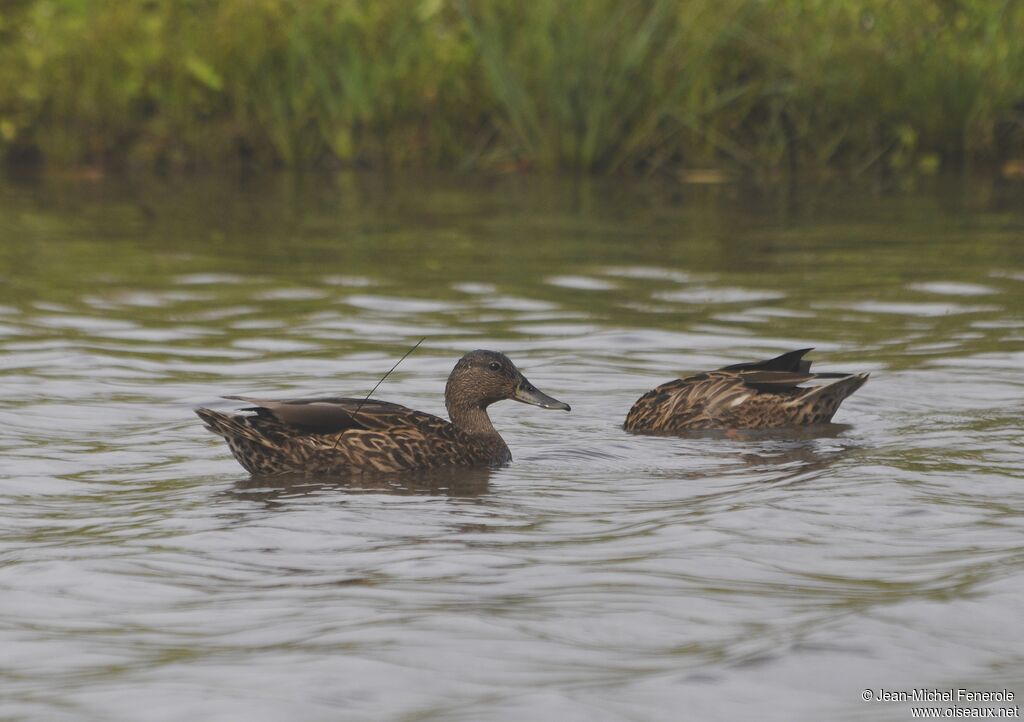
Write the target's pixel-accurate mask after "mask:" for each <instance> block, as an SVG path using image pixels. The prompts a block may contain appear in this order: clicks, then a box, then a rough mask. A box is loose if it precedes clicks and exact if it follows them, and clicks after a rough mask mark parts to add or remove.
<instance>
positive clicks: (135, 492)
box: [0, 177, 1024, 721]
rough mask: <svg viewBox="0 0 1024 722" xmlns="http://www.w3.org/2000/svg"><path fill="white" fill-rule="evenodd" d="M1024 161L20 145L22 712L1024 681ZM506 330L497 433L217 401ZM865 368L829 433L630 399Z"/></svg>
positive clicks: (245, 710)
mask: <svg viewBox="0 0 1024 722" xmlns="http://www.w3.org/2000/svg"><path fill="white" fill-rule="evenodd" d="M1022 208H1024V195H1022V192H1021V189H1020V188H1019V187H1018V188H1016V189H1014V188H1004V189H999V188H990V187H977V186H971V185H963V186H960V187H958V188H956V189H952V190H948V189H947V190H945V191H943V192H938V191H933V192H927V193H922V194H917V195H900V196H895V197H886V196H881V197H879V196H872V195H870V194H865V193H854V192H841V191H831V190H826V191H817V192H812V191H803V192H801V193H798V194H795V195H786V196H781V197H763V196H761V197H753V198H751V197H749V195H748V194H743V193H740V192H738V191H736V190H734V189H731V188H711V189H702V188H687V187H684V188H681V189H680V188H676V187H666V186H664V185H660V184H640V183H638V184H629V183H625V182H623V181H617V182H614V183H609V184H607V185H606V184H593V185H587V184H580V183H574V182H570V181H553V180H544V179H537V178H528V179H519V178H511V179H498V180H494V179H475V178H471V179H452V178H440V179H438V178H432V179H425V180H421V179H412V178H410V179H387V178H359V177H356V178H346V177H342V178H324V177H310V178H304V179H298V180H296V179H270V180H266V181H261V182H258V183H242V184H239V183H232V182H225V181H213V180H204V179H191V180H187V181H185V180H181V181H168V182H160V183H157V182H151V181H138V182H127V181H116V180H108V181H104V182H100V183H84V182H73V181H57V180H51V181H36V182H30V183H25V182H21V183H16V184H14V183H8V184H6V185H2V186H0V426H2V432H0V650H2V651H0V717H3V718H4V719H25V720H80V719H89V720H132V721H148V720H160V721H162V720H185V719H193V720H242V719H244V720H256V721H260V720H274V721H277V720H338V719H367V720H382V719H396V720H397V719H402V720H619V719H623V720H626V719H628V720H662V719H666V720H668V719H698V720H699V719H710V720H715V719H723V720H724V719H763V720H794V719H808V720H823V719H835V720H862V719H863V720H879V719H885V720H888V719H894V720H895V719H909V718H910V717H909V707H908V705H905V704H900V703H884V702H879V703H864V702H862V701H861V699H860V697H861V692H862V691H863V690H864V689H865V688H870V689H878V688H880V687H881V688H886V689H910V688H913V687H929V688H930V687H938V688H947V687H951V686H952V687H962V686H966V687H968V688H975V689H1002V688H1004V687H1005V688H1007V689H1010V690H1014V691H1015V692H1016V694H1017V703H1019V702H1020V699H1021V697H1022V696H1024V643H1022V641H1024V450H1022V437H1024V434H1022V411H1024V211H1022ZM421 337H426V341H425V342H424V343H423V346H422V347H421V348H420V349H419V350H417V352H416V353H415V354H413V355H412V356H411V357H410V358H409V359H407V360H406V361H405V362H404V363H403V364H402V365H401V366H400V367H399V368H398V370H397V371H396V372H395V373H394V374H393V375H392V376H391V378H389V379H388V380H387V381H386V383H385V384H384V385H383V386H382V387H381V388H380V390H379V391H378V392H377V396H378V397H380V398H384V399H388V400H393V401H398V402H401V403H405V404H408V405H412V406H415V407H418V408H421V409H423V410H425V411H430V412H434V413H443V410H444V409H443V401H442V393H443V389H444V382H445V379H446V377H447V374H448V372H449V370H450V369H451V367H452V365H453V364H454V362H455V360H456V359H457V358H458V356H460V355H461V354H462V353H463V352H464V351H466V350H470V349H473V348H496V349H499V350H504V351H506V352H507V353H509V355H510V356H511V357H512V358H513V359H514V360H515V361H516V362H517V363H518V364H519V366H520V367H521V368H522V369H523V370H524V371H525V372H526V373H527V375H528V376H529V377H530V379H531V380H532V381H533V382H534V383H535V384H536V385H537V386H538V387H539V388H541V389H542V390H544V391H546V392H548V393H550V394H552V395H553V396H556V397H558V398H560V399H563V400H565V401H568V402H569V403H571V404H572V406H573V412H572V413H571V414H564V413H560V412H553V411H544V410H541V409H537V408H534V407H528V406H524V405H520V404H515V403H511V402H506V403H503V404H500V405H498V406H496V407H493V413H492V417H493V418H494V420H495V424H496V425H497V426H498V428H499V430H500V431H501V432H502V433H503V435H504V436H505V439H506V441H507V442H508V444H509V446H510V447H511V449H512V453H513V456H514V457H515V461H514V462H513V464H512V465H511V466H509V467H507V468H503V469H499V470H494V471H471V472H459V473H440V474H432V475H429V476H425V477H418V478H412V477H402V476H395V477H386V478H380V479H373V480H364V481H355V482H348V483H345V482H342V481H337V480H336V481H333V482H332V481H329V480H319V481H317V480H310V481H308V482H304V483H295V482H293V483H289V484H285V483H280V484H270V483H268V482H257V481H253V480H250V479H249V477H248V476H247V475H246V474H245V473H244V472H243V471H242V470H241V468H240V467H239V466H238V465H237V464H236V462H235V461H234V460H233V459H232V458H231V456H230V455H229V453H228V452H227V450H226V448H225V446H224V445H223V443H222V442H221V441H220V440H219V439H217V438H216V437H214V436H212V435H210V434H208V433H206V432H204V431H203V429H202V426H201V424H200V423H199V421H198V419H196V418H195V417H194V416H193V414H192V412H191V409H192V407H194V406H197V405H209V404H214V405H216V404H218V403H224V404H226V403H227V402H218V401H217V397H218V396H219V395H221V394H224V393H254V392H262V393H265V394H268V395H283V396H288V395H296V394H308V393H319V392H329V393H332V394H345V395H361V394H365V393H366V392H367V391H368V390H369V389H370V388H371V387H372V386H373V384H374V383H375V382H376V380H377V379H378V378H379V376H380V375H381V374H382V373H383V372H384V371H386V370H387V369H388V368H389V367H390V366H391V365H392V363H393V362H394V360H395V359H397V358H398V357H400V356H401V355H402V353H404V352H405V351H406V350H407V349H408V348H409V346H411V345H412V344H413V343H415V341H416V340H417V339H419V338H421ZM805 346H814V347H816V351H815V352H814V358H815V361H816V364H817V366H816V367H820V368H821V369H823V370H843V371H862V370H863V371H870V372H871V373H872V376H871V380H870V381H869V383H868V384H867V385H866V386H865V387H864V388H863V389H861V390H860V391H859V392H858V393H857V394H855V395H854V396H853V397H851V398H850V399H849V400H848V401H847V402H846V403H845V404H844V405H843V407H842V408H841V410H840V412H839V413H838V415H837V416H836V419H835V421H836V424H835V425H832V426H829V427H827V428H824V429H819V430H815V431H813V432H808V433H801V434H765V435H749V436H746V437H739V438H731V437H727V436H720V437H704V438H686V439H671V438H651V437H635V436H630V435H627V434H626V433H624V432H623V431H622V430H621V422H622V419H623V417H624V415H625V412H626V410H627V409H628V408H629V406H630V404H631V403H632V402H633V400H634V399H635V398H636V397H638V396H639V395H640V394H641V393H643V392H644V391H646V390H648V389H650V388H651V387H653V386H655V385H656V384H658V383H660V382H662V381H665V380H668V379H670V378H674V377H676V376H678V375H679V374H680V373H681V372H683V371H687V370H699V369H704V368H709V367H713V366H716V365H722V364H725V363H733V362H736V361H743V360H752V359H755V358H763V357H766V356H768V355H772V354H776V353H779V352H781V351H784V350H789V349H793V348H800V347H805Z"/></svg>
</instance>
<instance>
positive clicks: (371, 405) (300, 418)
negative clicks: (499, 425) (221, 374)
mask: <svg viewBox="0 0 1024 722" xmlns="http://www.w3.org/2000/svg"><path fill="white" fill-rule="evenodd" d="M224 398H227V399H235V400H238V401H245V402H247V403H250V404H252V406H251V407H249V408H247V409H245V410H246V411H255V412H256V413H257V414H259V415H260V416H269V417H272V418H274V419H276V420H277V421H279V422H280V423H282V424H284V425H286V426H290V427H292V428H295V429H297V430H299V431H303V432H307V433H314V434H333V433H337V432H340V431H345V430H347V429H365V430H380V429H391V428H395V427H399V426H422V425H424V424H426V425H429V426H434V425H436V424H437V422H441V423H442V424H444V425H447V424H448V422H447V421H444V420H443V419H440V418H438V417H436V416H432V415H431V414H426V413H424V412H422V411H415V410H414V409H410V408H408V407H406V406H402V405H401V404H393V403H391V402H388V401H376V400H364V399H348V398H340V397H324V398H308V399H283V400H277V401H270V400H266V399H254V398H252V397H249V396H225V397H224Z"/></svg>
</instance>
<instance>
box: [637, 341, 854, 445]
mask: <svg viewBox="0 0 1024 722" xmlns="http://www.w3.org/2000/svg"><path fill="white" fill-rule="evenodd" d="M813 350H814V349H811V348H804V349H798V350H796V351H790V352H788V353H784V354H782V355H781V356H776V357H775V358H771V359H767V360H765V361H753V362H749V363H738V364H732V365H731V366H723V367H722V368H720V369H716V370H714V371H705V372H703V373H697V374H694V375H692V376H686V377H685V378H679V379H675V380H673V381H669V382H667V383H664V384H662V385H660V386H658V387H656V388H654V389H652V390H651V391H648V392H647V393H646V394H644V395H643V396H641V397H640V398H639V399H637V401H636V403H634V404H633V407H632V408H631V409H630V410H629V413H628V414H627V415H626V421H625V423H624V424H623V427H624V428H625V429H626V430H627V431H633V432H638V433H653V434H679V433H682V432H686V431H697V430H708V429H723V430H731V429H778V428H786V427H799V426H810V425H813V424H824V423H828V422H829V421H831V420H832V417H833V416H834V415H835V413H836V411H837V410H838V409H839V405H840V404H841V403H842V402H843V400H844V399H846V398H847V397H848V396H849V395H850V394H852V393H853V392H854V391H856V390H857V389H859V388H860V387H861V386H863V385H864V382H865V381H867V380H868V374H866V373H839V372H831V373H811V362H810V361H807V360H805V359H804V356H805V355H806V354H807V353H808V352H810V351H813ZM818 380H821V381H824V382H825V383H821V384H817V385H813V386H801V384H804V383H807V382H810V381H818Z"/></svg>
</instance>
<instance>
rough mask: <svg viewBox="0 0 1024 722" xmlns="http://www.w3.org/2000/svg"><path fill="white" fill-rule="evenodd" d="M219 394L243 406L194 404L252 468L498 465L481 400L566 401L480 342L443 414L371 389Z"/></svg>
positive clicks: (507, 455)
mask: <svg viewBox="0 0 1024 722" xmlns="http://www.w3.org/2000/svg"><path fill="white" fill-rule="evenodd" d="M224 398H227V399H232V400H236V401H242V402H245V403H246V404H248V405H247V406H245V407H244V408H241V409H238V410H237V411H239V412H245V413H237V412H236V413H223V412H220V411H214V410H213V409H209V408H198V409H195V413H196V414H197V415H198V416H199V418H200V419H202V421H203V423H204V425H205V426H206V428H207V429H208V430H209V431H211V432H213V433H214V434H217V435H218V436H221V437H223V438H224V440H225V441H227V444H228V448H229V449H230V450H231V453H232V455H234V457H235V459H237V460H238V463H240V464H241V465H242V467H243V468H244V469H245V470H246V471H248V472H249V473H250V474H251V475H253V476H277V475H307V476H308V475H336V474H347V473H351V472H362V471H372V472H400V471H412V470H424V469H434V468H440V467H445V466H462V467H497V466H504V465H506V464H508V463H509V462H511V461H512V453H511V452H510V451H509V448H508V446H507V445H506V444H505V441H504V440H503V439H502V438H501V435H500V434H499V433H498V432H497V431H496V430H495V428H494V425H493V424H492V423H491V420H490V418H489V417H488V415H487V407H488V406H490V405H491V404H493V403H495V402H498V401H502V400H504V399H512V400H514V401H520V402H522V403H525V404H531V405H533V406H539V407H541V408H544V409H561V410H564V411H570V410H571V409H570V406H569V404H566V403H563V402H561V401H558V400H557V399H554V398H552V397H551V396H548V395H547V394H545V393H543V392H541V391H540V390H538V389H537V388H536V387H535V386H534V385H533V384H532V383H530V382H529V381H528V380H527V378H526V377H525V376H524V375H523V374H522V372H521V371H520V370H519V369H518V368H516V366H515V364H514V363H512V361H511V360H510V359H509V358H508V357H507V356H506V355H505V354H503V353H499V352H497V351H485V350H477V351H471V352H469V353H467V354H466V355H464V356H463V357H462V358H461V359H459V361H458V363H456V364H455V368H454V369H452V372H451V374H450V375H449V376H448V382H447V384H446V385H445V392H444V401H445V407H446V408H447V410H448V416H449V419H450V420H445V419H443V418H441V417H438V416H434V415H432V414H428V413H425V412H423V411H417V410H415V409H410V408H408V407H406V406H402V405H400V404H395V403H391V402H388V401H378V400H375V399H370V398H363V399H360V398H338V397H333V396H328V397H320V398H299V399H287V400H277V401H275V400H266V399H258V398H253V397H251V396H225V397H224Z"/></svg>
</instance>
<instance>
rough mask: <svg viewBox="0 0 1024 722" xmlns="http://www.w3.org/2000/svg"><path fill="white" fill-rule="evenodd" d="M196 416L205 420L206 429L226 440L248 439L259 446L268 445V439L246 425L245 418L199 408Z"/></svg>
mask: <svg viewBox="0 0 1024 722" xmlns="http://www.w3.org/2000/svg"><path fill="white" fill-rule="evenodd" d="M195 412H196V415H197V416H198V417H199V418H200V419H202V420H203V423H204V424H205V425H206V429H207V430H208V431H210V432H212V433H214V434H217V436H223V437H224V438H225V439H246V440H248V441H254V442H256V443H257V444H266V441H267V440H266V438H264V437H263V436H262V435H260V434H259V433H257V432H256V431H255V430H254V429H253V428H252V427H250V426H249V425H248V424H246V423H245V418H246V417H244V416H230V415H228V414H222V413H221V412H219V411H214V410H213V409H204V408H199V409H196V410H195Z"/></svg>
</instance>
